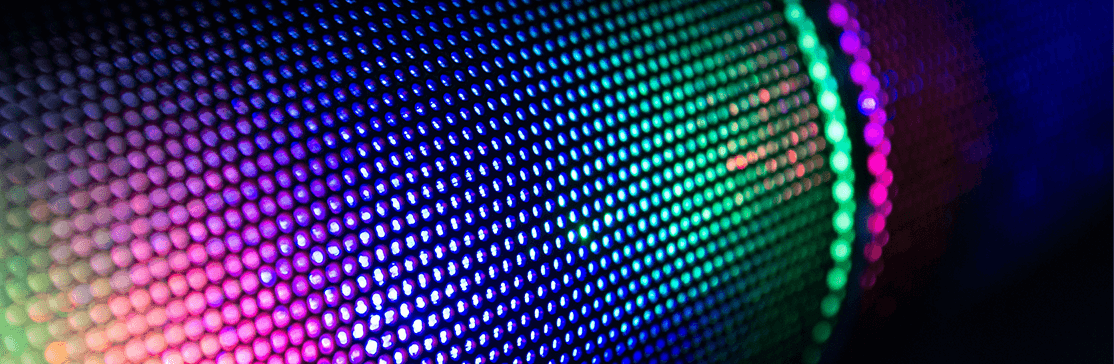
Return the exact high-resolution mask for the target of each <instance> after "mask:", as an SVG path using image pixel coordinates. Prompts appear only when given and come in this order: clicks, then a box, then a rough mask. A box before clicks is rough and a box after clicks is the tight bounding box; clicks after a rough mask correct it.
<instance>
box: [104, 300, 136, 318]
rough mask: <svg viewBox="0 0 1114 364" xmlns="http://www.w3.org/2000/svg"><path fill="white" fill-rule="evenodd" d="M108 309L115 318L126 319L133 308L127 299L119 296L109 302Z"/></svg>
mask: <svg viewBox="0 0 1114 364" xmlns="http://www.w3.org/2000/svg"><path fill="white" fill-rule="evenodd" d="M108 309H109V310H111V311H112V315H113V316H116V317H124V315H127V314H128V312H131V309H132V306H131V303H130V302H128V299H127V297H121V296H117V297H113V298H111V299H109V300H108Z"/></svg>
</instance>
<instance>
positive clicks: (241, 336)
mask: <svg viewBox="0 0 1114 364" xmlns="http://www.w3.org/2000/svg"><path fill="white" fill-rule="evenodd" d="M236 338H237V339H238V340H239V341H240V342H244V343H246V342H251V341H252V340H254V339H255V325H254V324H252V323H251V322H250V321H244V322H241V323H240V324H239V325H237V326H236Z"/></svg>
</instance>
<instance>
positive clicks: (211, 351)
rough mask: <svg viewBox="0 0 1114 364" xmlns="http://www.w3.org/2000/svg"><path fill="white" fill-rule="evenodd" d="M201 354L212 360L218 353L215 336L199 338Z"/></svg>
mask: <svg viewBox="0 0 1114 364" xmlns="http://www.w3.org/2000/svg"><path fill="white" fill-rule="evenodd" d="M200 344H201V353H202V354H204V355H205V357H207V358H212V357H213V356H215V355H217V353H218V352H220V342H219V341H217V336H216V335H213V334H209V335H205V336H204V337H202V338H201V341H200Z"/></svg>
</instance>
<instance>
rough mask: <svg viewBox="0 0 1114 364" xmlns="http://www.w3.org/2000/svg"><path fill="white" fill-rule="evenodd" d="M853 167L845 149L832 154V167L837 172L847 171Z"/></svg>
mask: <svg viewBox="0 0 1114 364" xmlns="http://www.w3.org/2000/svg"><path fill="white" fill-rule="evenodd" d="M850 167H851V158H850V157H848V155H847V153H846V152H844V151H838V152H835V153H833V154H832V169H833V170H835V171H836V172H843V171H846V170H847V169H848V168H850Z"/></svg>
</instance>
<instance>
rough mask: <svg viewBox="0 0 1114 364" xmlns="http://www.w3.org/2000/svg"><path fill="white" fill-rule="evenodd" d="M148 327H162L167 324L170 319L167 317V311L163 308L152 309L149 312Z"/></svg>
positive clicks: (147, 316)
mask: <svg viewBox="0 0 1114 364" xmlns="http://www.w3.org/2000/svg"><path fill="white" fill-rule="evenodd" d="M146 319H147V326H162V325H164V324H166V322H167V320H168V318H167V317H166V310H165V309H163V308H162V307H158V306H156V307H152V308H151V310H150V311H147V315H146Z"/></svg>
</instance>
